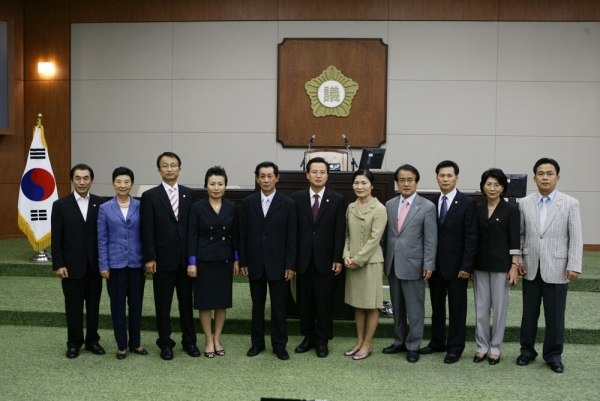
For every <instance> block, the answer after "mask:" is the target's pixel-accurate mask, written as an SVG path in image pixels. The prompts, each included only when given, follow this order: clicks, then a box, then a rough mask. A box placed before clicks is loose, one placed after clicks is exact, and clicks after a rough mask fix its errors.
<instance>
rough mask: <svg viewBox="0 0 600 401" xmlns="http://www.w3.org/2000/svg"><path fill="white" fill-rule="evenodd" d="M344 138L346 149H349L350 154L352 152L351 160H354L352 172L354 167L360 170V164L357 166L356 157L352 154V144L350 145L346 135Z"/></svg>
mask: <svg viewBox="0 0 600 401" xmlns="http://www.w3.org/2000/svg"><path fill="white" fill-rule="evenodd" d="M342 138H343V139H344V143H345V144H346V149H348V152H350V158H351V159H352V162H351V163H350V164H351V165H352V171H354V167H356V168H358V164H356V160H354V155H353V154H352V149H350V143H348V139H347V138H346V135H342Z"/></svg>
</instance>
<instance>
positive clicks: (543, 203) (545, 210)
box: [540, 196, 550, 228]
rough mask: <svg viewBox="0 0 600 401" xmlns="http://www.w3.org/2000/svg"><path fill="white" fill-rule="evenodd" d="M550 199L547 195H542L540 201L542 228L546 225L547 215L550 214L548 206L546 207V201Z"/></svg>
mask: <svg viewBox="0 0 600 401" xmlns="http://www.w3.org/2000/svg"><path fill="white" fill-rule="evenodd" d="M548 199H550V198H548V197H547V196H544V197H542V200H541V201H540V204H541V207H540V228H543V227H544V223H545V222H546V217H547V216H548V208H547V207H546V201H547V200H548Z"/></svg>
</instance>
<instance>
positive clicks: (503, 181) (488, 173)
mask: <svg viewBox="0 0 600 401" xmlns="http://www.w3.org/2000/svg"><path fill="white" fill-rule="evenodd" d="M490 177H492V178H495V179H497V180H498V184H500V185H502V193H501V194H500V195H504V193H505V192H506V189H507V188H506V187H507V186H508V179H507V178H506V175H505V174H504V171H502V170H500V169H499V168H491V169H489V170H485V171H484V172H483V174H481V182H480V183H479V189H480V190H481V193H482V194H485V192H484V191H483V187H484V186H485V182H486V181H487V180H488V178H490Z"/></svg>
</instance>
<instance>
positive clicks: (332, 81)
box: [304, 65, 358, 117]
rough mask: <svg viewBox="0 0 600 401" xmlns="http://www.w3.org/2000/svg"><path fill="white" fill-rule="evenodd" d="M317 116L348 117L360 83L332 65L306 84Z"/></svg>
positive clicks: (314, 113) (305, 87) (311, 104)
mask: <svg viewBox="0 0 600 401" xmlns="http://www.w3.org/2000/svg"><path fill="white" fill-rule="evenodd" d="M304 89H306V94H307V95H308V97H309V98H310V107H311V109H312V111H313V115H314V116H315V117H326V116H336V117H348V115H350V109H351V108H352V100H353V99H354V96H356V92H357V91H358V84H357V83H356V82H354V81H353V80H352V79H350V78H348V77H346V76H344V74H342V72H341V71H340V70H338V69H337V68H335V67H334V66H332V65H330V66H329V67H327V69H326V70H325V71H323V73H322V74H321V75H319V76H318V77H316V78H313V79H311V80H310V81H308V82H307V83H306V84H304Z"/></svg>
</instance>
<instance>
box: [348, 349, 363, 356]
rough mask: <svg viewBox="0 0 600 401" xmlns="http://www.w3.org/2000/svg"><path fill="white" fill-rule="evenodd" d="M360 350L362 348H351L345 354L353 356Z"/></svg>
mask: <svg viewBox="0 0 600 401" xmlns="http://www.w3.org/2000/svg"><path fill="white" fill-rule="evenodd" d="M358 351H360V348H352V349H349V350H348V351H346V352H344V355H346V356H353V355H354V354H356V353H357V352H358Z"/></svg>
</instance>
